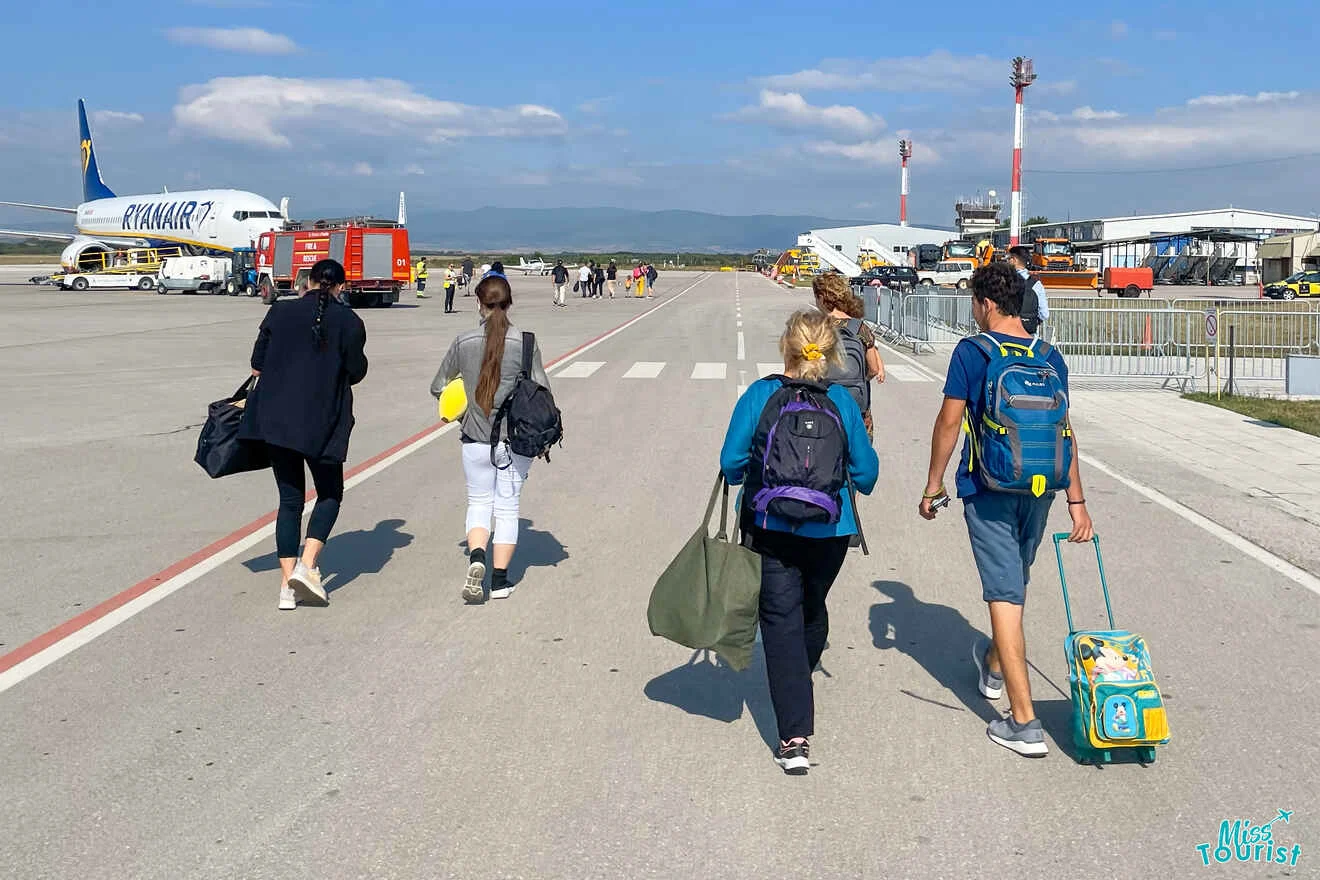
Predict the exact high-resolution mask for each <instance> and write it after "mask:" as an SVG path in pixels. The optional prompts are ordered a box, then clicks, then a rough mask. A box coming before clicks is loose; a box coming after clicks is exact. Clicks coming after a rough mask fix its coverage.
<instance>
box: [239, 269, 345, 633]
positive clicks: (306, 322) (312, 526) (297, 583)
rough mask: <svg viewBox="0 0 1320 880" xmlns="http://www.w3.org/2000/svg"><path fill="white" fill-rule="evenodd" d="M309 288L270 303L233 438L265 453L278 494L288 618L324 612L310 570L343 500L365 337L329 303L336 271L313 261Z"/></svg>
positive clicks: (338, 279)
mask: <svg viewBox="0 0 1320 880" xmlns="http://www.w3.org/2000/svg"><path fill="white" fill-rule="evenodd" d="M310 280H311V285H312V286H311V289H310V290H309V291H308V292H307V293H306V294H305V295H304V296H302V297H301V298H300V299H297V300H290V301H286V302H277V303H276V304H275V305H273V306H271V308H270V311H268V312H267V313H266V318H265V320H264V321H262V322H261V329H260V330H259V331H258V333H257V341H256V344H255V345H254V346H253V347H252V374H253V375H254V376H258V377H260V378H258V380H257V384H256V387H255V388H254V390H253V392H252V393H251V394H249V396H248V400H247V404H246V406H245V408H244V413H243V423H242V427H241V428H240V430H239V436H240V437H241V438H243V439H245V440H260V441H262V442H264V443H265V444H266V449H267V451H268V453H269V455H270V460H271V466H272V469H273V470H274V472H275V484H276V486H277V487H278V488H279V494H280V508H279V514H278V516H277V518H276V520H275V546H276V550H277V552H278V555H279V560H280V571H281V573H282V575H283V578H282V581H281V583H280V602H279V607H280V610H281V611H291V610H293V609H294V608H295V607H297V604H298V601H300V600H301V601H303V602H313V603H315V604H319V605H326V604H328V603H329V598H328V596H327V595H326V592H325V588H324V587H322V586H321V572H320V570H319V569H318V568H317V565H316V563H317V559H318V557H319V556H320V555H321V550H322V548H324V547H325V542H326V539H327V538H328V537H329V536H330V530H331V529H332V528H334V524H335V520H336V519H337V518H338V517H339V504H340V501H341V500H342V499H343V497H344V461H345V460H346V459H347V458H348V441H349V435H350V434H351V433H352V431H353V421H354V419H353V390H352V386H353V385H356V384H358V383H359V382H361V381H362V379H363V378H364V377H365V376H366V375H367V355H366V351H365V348H366V344H367V328H366V326H365V325H364V324H363V323H362V319H361V318H360V317H358V315H357V313H356V312H354V311H353V310H352V309H351V308H349V307H348V306H346V305H343V304H342V303H341V302H340V300H339V294H340V292H341V291H342V290H343V287H344V267H343V266H342V265H341V264H340V263H338V262H337V261H335V260H321V261H320V262H318V263H317V264H316V265H314V266H312V271H311V278H310ZM304 465H306V467H307V469H308V470H310V471H311V472H312V482H313V483H314V484H315V485H316V506H315V507H314V508H313V509H312V517H311V521H310V522H309V523H308V524H307V543H306V546H305V547H304V548H303V552H302V555H301V557H300V556H299V554H298V544H299V541H300V539H301V535H300V532H301V528H302V513H303V502H304V498H305V497H306V494H307V490H306V475H305V473H304V471H303V467H304Z"/></svg>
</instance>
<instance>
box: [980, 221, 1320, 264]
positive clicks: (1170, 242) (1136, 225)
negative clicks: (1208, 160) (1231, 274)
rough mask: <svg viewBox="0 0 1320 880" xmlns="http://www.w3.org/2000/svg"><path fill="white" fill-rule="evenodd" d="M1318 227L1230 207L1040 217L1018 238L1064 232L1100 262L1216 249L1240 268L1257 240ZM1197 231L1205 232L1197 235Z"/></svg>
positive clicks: (1002, 237) (1319, 225)
mask: <svg viewBox="0 0 1320 880" xmlns="http://www.w3.org/2000/svg"><path fill="white" fill-rule="evenodd" d="M1317 229H1320V219H1317V218H1315V217H1298V216H1294V215H1292V214H1276V213H1272V212H1269V211H1252V210H1246V209H1243V208H1233V207H1228V208H1220V209H1217V210H1210V211H1184V212H1181V213H1177V214H1146V215H1138V216H1132V217H1105V218H1101V219H1097V220H1068V221H1063V222H1055V223H1044V224H1040V225H1038V226H1028V227H1025V228H1024V229H1023V230H1022V241H1023V243H1024V244H1027V243H1030V242H1033V241H1035V240H1036V239H1038V238H1066V239H1068V240H1070V241H1071V242H1072V243H1073V244H1074V245H1075V246H1077V247H1078V248H1079V249H1088V250H1094V251H1098V252H1099V253H1100V259H1101V264H1102V265H1103V266H1139V265H1143V264H1144V262H1145V260H1146V259H1147V258H1148V257H1149V256H1151V255H1152V251H1153V253H1154V254H1155V255H1162V254H1168V253H1190V254H1198V255H1207V254H1209V253H1211V252H1215V253H1216V254H1217V255H1218V256H1222V257H1235V258H1237V265H1238V267H1239V268H1240V269H1243V270H1254V269H1255V267H1256V266H1257V265H1258V262H1259V258H1260V255H1259V248H1260V242H1263V241H1264V240H1265V239H1267V238H1273V237H1275V236H1280V235H1291V234H1293V233H1297V232H1315V231H1316V230H1317ZM1198 234H1199V235H1201V236H1203V237H1202V238H1198ZM1215 239H1219V240H1215ZM1232 239H1240V240H1232ZM995 241H996V244H1002V245H1007V243H1008V233H1007V232H1005V231H1003V230H999V231H997V232H996V233H995Z"/></svg>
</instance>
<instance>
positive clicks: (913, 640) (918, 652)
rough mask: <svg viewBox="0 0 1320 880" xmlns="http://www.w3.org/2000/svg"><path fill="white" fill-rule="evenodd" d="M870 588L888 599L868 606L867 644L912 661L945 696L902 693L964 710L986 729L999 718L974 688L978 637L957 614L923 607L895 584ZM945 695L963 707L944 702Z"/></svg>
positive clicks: (930, 605) (945, 608) (928, 604)
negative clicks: (971, 714)
mask: <svg viewBox="0 0 1320 880" xmlns="http://www.w3.org/2000/svg"><path fill="white" fill-rule="evenodd" d="M872 586H874V587H875V588H876V589H877V590H879V591H880V592H881V593H883V594H885V595H886V596H889V597H890V599H892V600H893V601H890V602H884V603H881V604H878V605H872V606H871V640H872V643H873V644H874V645H875V646H876V647H877V648H879V649H880V650H882V651H887V650H891V649H892V650H897V651H899V652H901V653H903V654H906V655H907V656H909V657H911V658H912V659H913V660H915V661H916V662H917V664H918V665H920V666H921V668H922V669H924V670H926V672H927V673H928V674H929V675H930V676H931V678H933V679H935V681H936V682H937V683H939V685H940V686H941V687H943V688H944V691H945V692H944V693H939V692H937V693H934V694H929V695H922V694H918V693H913V692H910V691H903V693H904V694H905V695H906V696H909V697H912V698H913V699H915V700H920V701H922V702H924V703H930V704H932V705H935V706H942V707H944V708H946V709H950V710H952V711H955V712H961V711H963V709H964V708H966V709H969V710H971V712H972V713H973V714H975V715H976V716H978V717H979V718H981V720H983V721H985V722H986V723H987V724H988V723H990V722H991V721H994V720H995V719H996V718H1001V717H1003V716H1002V715H1001V714H1000V713H999V712H998V711H997V710H996V709H995V704H994V703H991V702H990V701H988V700H987V699H986V698H985V697H983V696H981V692H980V691H979V690H978V689H977V687H976V666H975V665H973V663H972V644H973V643H974V642H975V641H976V638H977V637H978V636H980V635H981V632H980V631H979V630H977V629H976V628H975V627H973V626H972V625H971V624H970V623H969V622H968V621H967V618H965V617H963V615H962V612H960V611H958V610H957V609H955V608H950V607H949V606H947V605H937V604H935V603H932V602H923V601H921V600H920V599H918V598H917V597H916V595H915V594H914V593H913V592H912V588H911V587H909V586H908V585H907V584H904V583H900V582H898V581H876V582H875V583H874V584H872ZM891 631H892V633H893V635H892V636H891V635H890V632H891ZM949 696H953V697H955V698H956V699H957V701H958V702H959V703H961V704H962V705H961V706H958V705H954V704H953V703H951V702H947V697H949Z"/></svg>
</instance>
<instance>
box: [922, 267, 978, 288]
mask: <svg viewBox="0 0 1320 880" xmlns="http://www.w3.org/2000/svg"><path fill="white" fill-rule="evenodd" d="M971 281H972V267H971V266H970V265H969V264H967V263H957V262H946V263H937V264H936V265H935V270H934V271H933V272H932V271H930V270H929V269H927V270H926V271H924V272H922V273H921V283H922V284H934V285H938V286H939V287H957V288H958V289H959V290H966V289H967V287H968V286H969V285H970V284H971Z"/></svg>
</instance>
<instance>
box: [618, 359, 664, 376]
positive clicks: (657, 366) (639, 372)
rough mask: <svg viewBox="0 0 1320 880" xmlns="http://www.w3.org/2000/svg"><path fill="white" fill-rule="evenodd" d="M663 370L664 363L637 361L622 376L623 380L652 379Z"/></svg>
mask: <svg viewBox="0 0 1320 880" xmlns="http://www.w3.org/2000/svg"><path fill="white" fill-rule="evenodd" d="M664 368H665V363H664V361H660V362H658V363H657V362H655V361H638V362H637V363H635V364H633V365H632V366H631V367H629V368H628V372H626V373H624V374H623V378H625V379H654V378H655V377H657V376H659V375H660V372H661V371H662V370H663V369H664Z"/></svg>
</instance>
